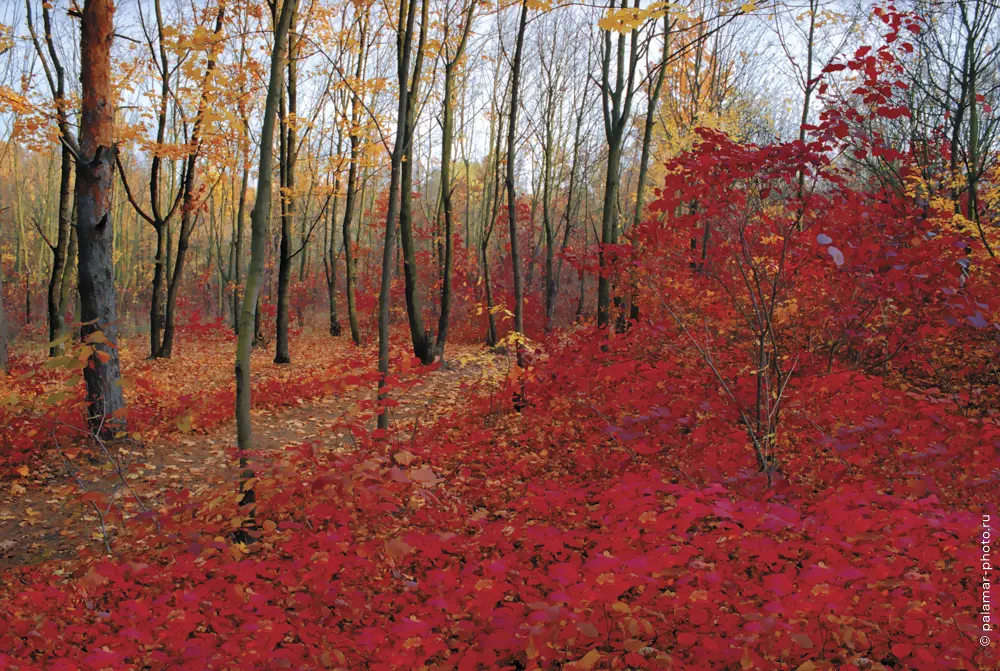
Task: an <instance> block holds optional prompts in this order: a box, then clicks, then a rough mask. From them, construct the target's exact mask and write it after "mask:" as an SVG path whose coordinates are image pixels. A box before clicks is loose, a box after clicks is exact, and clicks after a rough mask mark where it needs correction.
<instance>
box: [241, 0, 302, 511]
mask: <svg viewBox="0 0 1000 671" xmlns="http://www.w3.org/2000/svg"><path fill="white" fill-rule="evenodd" d="M296 4H297V0H286V1H285V3H284V4H283V5H282V7H281V15H280V17H279V18H278V19H277V21H275V26H274V47H273V50H272V52H271V73H270V78H269V80H268V85H267V99H266V101H265V103H264V119H263V121H262V124H261V135H260V167H259V169H258V171H257V192H256V196H255V201H254V206H253V211H252V212H251V213H250V267H249V268H248V269H247V284H246V290H245V291H244V293H243V308H242V311H241V312H240V335H239V338H238V339H237V343H236V365H235V373H236V441H237V445H238V447H239V450H240V468H242V469H243V472H242V474H241V477H242V478H243V481H242V483H241V485H240V489H241V490H242V491H243V496H242V499H241V501H240V504H241V505H244V506H252V505H253V504H254V503H255V501H256V494H255V492H254V490H253V489H252V488H248V487H247V486H246V483H247V481H248V480H249V479H251V478H252V477H253V471H252V470H251V469H250V462H249V459H248V451H249V450H250V449H251V448H252V447H253V434H252V425H251V423H250V349H251V347H252V345H253V338H254V334H255V329H254V318H255V316H256V313H257V307H258V305H257V299H258V297H259V295H260V280H261V274H262V273H263V272H264V256H265V254H266V252H267V249H266V244H267V222H268V219H269V218H270V215H271V190H272V184H273V179H272V159H273V157H274V117H275V114H276V108H277V106H278V99H279V98H280V97H281V86H282V74H283V69H284V59H285V44H286V40H287V37H288V27H289V25H290V24H291V18H292V13H293V12H294V11H295V5H296ZM252 514H253V511H252V509H251V516H252Z"/></svg>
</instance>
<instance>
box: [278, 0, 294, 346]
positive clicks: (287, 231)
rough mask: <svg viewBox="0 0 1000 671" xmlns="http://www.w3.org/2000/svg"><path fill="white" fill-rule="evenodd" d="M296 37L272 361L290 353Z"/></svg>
mask: <svg viewBox="0 0 1000 671" xmlns="http://www.w3.org/2000/svg"><path fill="white" fill-rule="evenodd" d="M291 1H292V2H294V1H295V0H291ZM297 23H298V10H297V9H296V10H295V11H294V12H293V14H292V18H291V29H290V30H291V31H292V32H294V30H295V26H296V24H297ZM296 45H297V40H296V39H295V38H294V36H293V37H290V38H289V40H288V86H287V89H288V115H287V117H285V115H284V114H283V115H282V117H283V119H282V121H283V123H282V126H283V133H282V140H283V142H282V151H281V157H280V160H281V163H282V175H283V176H284V180H283V183H282V185H281V186H282V196H281V203H282V208H281V244H280V251H279V254H278V314H277V318H276V324H275V328H276V334H275V352H274V363H279V364H284V363H291V361H292V357H291V355H290V354H289V352H288V315H289V309H288V284H289V280H290V278H291V273H292V222H293V221H294V218H295V205H296V202H295V201H296V199H295V154H296V145H297V144H298V133H297V132H296V125H297V124H298V118H297V117H296V114H297V112H298V88H297V84H298V82H297V81H296V80H297V78H298V64H297V62H296V56H297V51H298V50H297V48H296Z"/></svg>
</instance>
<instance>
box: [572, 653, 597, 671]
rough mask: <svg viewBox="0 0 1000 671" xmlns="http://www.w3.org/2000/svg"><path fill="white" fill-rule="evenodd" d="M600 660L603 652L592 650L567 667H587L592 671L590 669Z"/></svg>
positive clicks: (587, 670) (588, 670)
mask: <svg viewBox="0 0 1000 671" xmlns="http://www.w3.org/2000/svg"><path fill="white" fill-rule="evenodd" d="M600 660H601V653H599V652H598V651H597V650H591V651H590V652H588V653H587V654H586V655H584V656H583V657H581V658H580V659H578V660H576V661H575V662H573V663H572V664H567V665H566V666H567V668H573V669H585V670H586V671H590V669H592V668H594V667H595V666H596V665H597V662H599V661H600Z"/></svg>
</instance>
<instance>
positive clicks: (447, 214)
mask: <svg viewBox="0 0 1000 671" xmlns="http://www.w3.org/2000/svg"><path fill="white" fill-rule="evenodd" d="M475 11H476V0H470V2H469V8H468V11H467V13H466V15H465V23H464V24H463V26H462V38H461V40H460V42H459V44H458V47H457V48H456V49H455V53H454V54H450V57H449V58H448V60H447V62H446V63H445V66H444V102H443V106H444V109H443V112H442V117H443V119H442V120H441V203H442V205H443V209H444V268H443V270H442V273H443V275H442V281H441V313H440V314H439V316H438V331H437V340H436V342H435V343H434V349H435V356H437V357H438V358H439V359H441V360H442V361H443V360H444V348H445V345H446V344H447V342H448V320H449V318H450V317H451V274H452V266H453V265H454V240H453V239H452V236H453V235H454V231H453V229H454V214H453V212H452V198H451V195H452V193H451V147H452V141H453V139H454V134H455V119H454V117H455V105H454V101H453V100H452V98H453V97H454V87H455V71H456V69H457V67H458V63H459V61H460V60H461V58H462V54H463V53H464V52H465V45H466V43H467V42H468V39H469V33H470V32H471V30H472V19H473V17H474V15H475ZM445 42H447V39H446V40H445ZM466 201H467V202H468V196H466Z"/></svg>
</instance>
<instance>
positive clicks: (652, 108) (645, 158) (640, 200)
mask: <svg viewBox="0 0 1000 671" xmlns="http://www.w3.org/2000/svg"><path fill="white" fill-rule="evenodd" d="M669 57H670V18H669V14H664V16H663V52H662V53H661V54H660V69H659V72H657V73H656V83H655V84H654V85H653V88H652V90H651V91H650V93H649V98H648V99H647V101H646V123H645V126H644V127H643V129H642V150H641V152H640V155H639V177H638V179H637V181H636V185H635V212H634V214H633V216H632V228H633V230H634V229H636V228H638V226H639V224H640V223H641V222H642V213H643V206H644V198H645V195H646V193H645V192H646V173H647V172H648V170H649V150H650V145H651V144H652V140H653V122H654V120H655V116H656V108H657V106H658V105H659V102H660V91H662V90H663V80H664V76H665V74H666V72H667V61H668V59H669ZM632 284H633V287H632V296H631V298H630V299H629V319H630V320H631V321H636V320H638V319H639V296H638V292H637V291H636V288H635V282H634V281H633V283H632Z"/></svg>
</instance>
